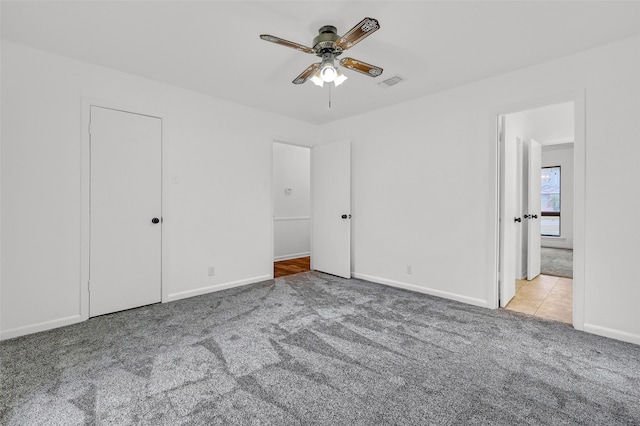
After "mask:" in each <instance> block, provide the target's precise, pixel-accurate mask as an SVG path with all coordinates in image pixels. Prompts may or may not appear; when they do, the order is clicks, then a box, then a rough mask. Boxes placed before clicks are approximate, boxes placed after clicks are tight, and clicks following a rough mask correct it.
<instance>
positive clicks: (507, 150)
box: [498, 116, 522, 308]
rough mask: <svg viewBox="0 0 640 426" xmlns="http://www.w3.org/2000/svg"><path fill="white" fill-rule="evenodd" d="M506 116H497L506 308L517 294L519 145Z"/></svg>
mask: <svg viewBox="0 0 640 426" xmlns="http://www.w3.org/2000/svg"><path fill="white" fill-rule="evenodd" d="M506 120H507V118H506V117H505V116H500V117H499V118H498V144H499V146H498V149H499V152H500V172H501V173H500V242H499V244H500V254H499V256H500V260H499V262H500V276H499V280H500V307H501V308H504V307H505V306H507V304H508V303H509V302H510V301H511V299H512V298H513V296H515V294H516V259H515V252H516V230H517V229H519V226H518V225H519V224H520V223H521V222H518V221H517V220H518V219H519V220H520V221H521V220H522V219H520V218H516V217H515V214H516V182H517V177H516V170H517V165H516V161H517V145H516V141H515V139H514V138H513V135H511V134H510V132H508V129H507V127H506Z"/></svg>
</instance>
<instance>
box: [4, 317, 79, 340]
mask: <svg viewBox="0 0 640 426" xmlns="http://www.w3.org/2000/svg"><path fill="white" fill-rule="evenodd" d="M82 321H83V319H82V318H81V317H80V315H79V314H78V315H72V316H70V317H65V318H59V319H55V320H51V321H44V322H39V323H37V324H30V325H25V326H22V327H16V328H10V329H9V330H2V331H0V340H6V339H13V338H14V337H20V336H24V335H26V334H32V333H37V332H39V331H46V330H51V329H54V328H58V327H64V326H65V325H71V324H76V323H79V322H82Z"/></svg>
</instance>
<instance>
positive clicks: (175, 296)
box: [162, 275, 272, 303]
mask: <svg viewBox="0 0 640 426" xmlns="http://www.w3.org/2000/svg"><path fill="white" fill-rule="evenodd" d="M270 279H272V277H271V275H260V276H258V277H253V278H247V279H244V280H238V281H231V282H228V283H222V284H216V285H212V286H208V287H200V288H196V289H194V290H187V291H181V292H178V293H170V294H168V295H167V300H163V301H162V302H163V303H164V302H173V301H174V300H180V299H186V298H188V297H194V296H200V295H202V294H207V293H213V292H214V291H220V290H226V289H228V288H233V287H240V286H243V285H247V284H254V283H259V282H261V281H266V280H270Z"/></svg>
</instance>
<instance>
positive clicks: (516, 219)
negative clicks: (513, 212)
mask: <svg viewBox="0 0 640 426" xmlns="http://www.w3.org/2000/svg"><path fill="white" fill-rule="evenodd" d="M513 221H514V222H522V218H521V217H514V218H513Z"/></svg>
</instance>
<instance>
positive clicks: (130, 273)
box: [88, 105, 162, 317]
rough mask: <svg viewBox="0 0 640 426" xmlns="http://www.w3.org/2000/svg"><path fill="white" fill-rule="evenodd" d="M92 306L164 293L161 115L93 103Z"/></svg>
mask: <svg viewBox="0 0 640 426" xmlns="http://www.w3.org/2000/svg"><path fill="white" fill-rule="evenodd" d="M89 114H90V132H89V133H90V134H89V164H90V171H89V182H90V183H89V185H90V186H89V250H88V253H89V259H88V260H89V262H88V263H89V279H88V282H89V285H88V288H89V309H88V316H89V317H94V316H98V315H104V314H108V313H112V312H117V311H122V310H125V309H131V308H135V307H139V306H143V305H148V304H152V303H157V302H160V301H161V299H162V283H161V278H162V271H161V269H162V259H161V257H162V248H161V245H162V120H161V119H160V118H158V117H151V116H148V115H142V114H137V113H132V112H127V111H122V110H118V109H112V108H106V107H102V106H96V105H91V106H90V113H89Z"/></svg>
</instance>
